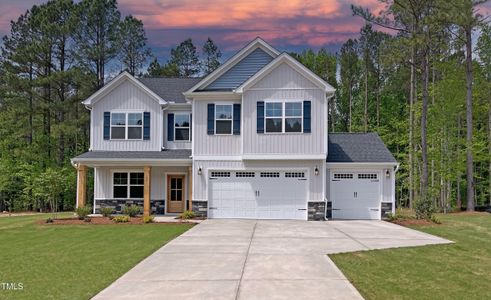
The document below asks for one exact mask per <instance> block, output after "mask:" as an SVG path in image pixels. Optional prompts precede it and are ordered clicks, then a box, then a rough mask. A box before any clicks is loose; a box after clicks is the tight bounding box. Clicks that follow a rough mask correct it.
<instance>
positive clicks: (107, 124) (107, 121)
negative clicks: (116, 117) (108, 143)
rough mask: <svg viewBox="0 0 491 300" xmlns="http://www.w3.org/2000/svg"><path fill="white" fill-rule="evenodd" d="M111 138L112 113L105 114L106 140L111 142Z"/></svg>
mask: <svg viewBox="0 0 491 300" xmlns="http://www.w3.org/2000/svg"><path fill="white" fill-rule="evenodd" d="M110 137H111V113H110V112H108V111H105V112H104V139H105V140H109V139H110Z"/></svg>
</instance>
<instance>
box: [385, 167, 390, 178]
mask: <svg viewBox="0 0 491 300" xmlns="http://www.w3.org/2000/svg"><path fill="white" fill-rule="evenodd" d="M385 177H387V178H389V177H390V170H389V169H387V170H385Z"/></svg>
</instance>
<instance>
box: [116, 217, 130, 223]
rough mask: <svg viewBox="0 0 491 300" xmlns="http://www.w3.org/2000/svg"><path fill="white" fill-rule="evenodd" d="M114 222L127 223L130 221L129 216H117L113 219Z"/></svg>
mask: <svg viewBox="0 0 491 300" xmlns="http://www.w3.org/2000/svg"><path fill="white" fill-rule="evenodd" d="M113 221H114V222H116V223H127V222H129V221H130V217H129V216H117V217H114V218H113Z"/></svg>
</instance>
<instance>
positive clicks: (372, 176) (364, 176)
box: [358, 173, 377, 179]
mask: <svg viewBox="0 0 491 300" xmlns="http://www.w3.org/2000/svg"><path fill="white" fill-rule="evenodd" d="M358 179H377V173H374V174H358Z"/></svg>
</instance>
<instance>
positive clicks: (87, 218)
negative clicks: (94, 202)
mask: <svg viewBox="0 0 491 300" xmlns="http://www.w3.org/2000/svg"><path fill="white" fill-rule="evenodd" d="M84 222H86V223H90V222H92V219H91V218H90V217H85V218H84Z"/></svg>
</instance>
